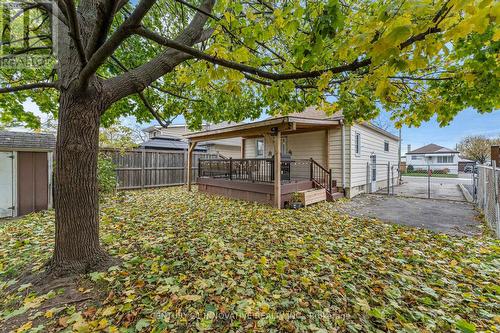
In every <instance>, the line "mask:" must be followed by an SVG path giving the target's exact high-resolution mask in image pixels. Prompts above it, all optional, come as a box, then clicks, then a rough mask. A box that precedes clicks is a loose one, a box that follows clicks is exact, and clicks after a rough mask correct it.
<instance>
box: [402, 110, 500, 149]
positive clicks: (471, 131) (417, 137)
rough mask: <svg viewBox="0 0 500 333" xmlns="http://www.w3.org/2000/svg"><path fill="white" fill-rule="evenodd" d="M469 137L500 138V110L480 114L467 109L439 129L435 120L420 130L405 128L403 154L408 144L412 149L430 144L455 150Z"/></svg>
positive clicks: (403, 131) (424, 124) (403, 132)
mask: <svg viewBox="0 0 500 333" xmlns="http://www.w3.org/2000/svg"><path fill="white" fill-rule="evenodd" d="M469 135H485V136H488V137H492V136H497V137H498V136H500V110H496V111H493V112H491V113H486V114H479V113H477V112H476V111H474V110H473V109H466V110H464V111H462V112H460V113H459V114H458V115H457V116H456V117H455V119H453V121H452V122H451V123H450V124H449V125H448V126H446V127H439V124H438V123H437V121H436V120H435V119H432V120H431V121H429V122H426V123H422V125H421V126H420V127H418V128H415V127H414V128H408V127H404V128H403V129H402V131H401V136H402V152H403V154H404V153H406V149H407V145H408V144H411V146H412V149H416V148H419V147H421V146H425V145H427V144H429V143H435V144H437V145H440V146H443V147H447V148H451V149H454V148H455V145H456V144H457V143H458V142H459V141H460V140H461V139H462V138H463V137H465V136H469Z"/></svg>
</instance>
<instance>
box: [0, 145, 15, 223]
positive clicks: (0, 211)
mask: <svg viewBox="0 0 500 333" xmlns="http://www.w3.org/2000/svg"><path fill="white" fill-rule="evenodd" d="M13 163H14V159H13V153H12V152H0V217H9V216H12V215H13V212H14V210H13V206H14V200H13V199H14V197H13V193H14V188H13V186H14V174H13V173H12V171H13V167H12V166H13Z"/></svg>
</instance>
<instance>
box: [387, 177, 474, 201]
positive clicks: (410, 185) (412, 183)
mask: <svg viewBox="0 0 500 333" xmlns="http://www.w3.org/2000/svg"><path fill="white" fill-rule="evenodd" d="M402 179H403V183H402V184H401V185H399V186H395V187H394V194H396V195H400V196H405V197H416V198H427V195H428V193H427V191H428V178H427V177H410V176H403V177H402ZM459 184H465V185H467V184H472V178H467V177H463V178H462V177H460V178H442V177H431V178H430V192H431V193H430V197H431V198H432V199H446V200H458V201H465V197H464V195H463V193H462V191H461V190H460V187H459V186H458V185H459Z"/></svg>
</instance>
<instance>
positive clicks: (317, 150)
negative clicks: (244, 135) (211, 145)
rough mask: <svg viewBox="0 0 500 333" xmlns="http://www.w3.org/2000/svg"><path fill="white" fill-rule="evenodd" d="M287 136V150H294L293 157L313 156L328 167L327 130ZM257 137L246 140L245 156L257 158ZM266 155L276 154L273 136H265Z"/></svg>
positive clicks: (306, 157)
mask: <svg viewBox="0 0 500 333" xmlns="http://www.w3.org/2000/svg"><path fill="white" fill-rule="evenodd" d="M283 137H286V138H287V145H288V146H287V151H286V152H283V154H288V152H289V151H291V152H292V155H291V157H292V159H296V160H301V159H309V158H313V159H314V160H315V161H316V162H318V163H319V164H321V165H322V166H325V167H326V163H325V145H326V131H324V130H323V131H315V132H309V133H300V134H290V135H283ZM256 140H257V139H256V138H251V139H246V140H245V158H256V157H257V156H256ZM264 151H265V155H266V156H265V157H266V158H270V157H272V156H273V154H274V142H273V137H271V136H265V137H264Z"/></svg>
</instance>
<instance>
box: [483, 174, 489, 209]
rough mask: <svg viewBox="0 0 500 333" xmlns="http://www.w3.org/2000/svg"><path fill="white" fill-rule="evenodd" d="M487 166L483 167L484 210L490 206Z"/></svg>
mask: <svg viewBox="0 0 500 333" xmlns="http://www.w3.org/2000/svg"><path fill="white" fill-rule="evenodd" d="M486 170H487V169H486V168H483V210H485V209H487V208H488V190H487V188H486V185H487V184H488V181H487V179H486V178H487V177H486Z"/></svg>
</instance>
